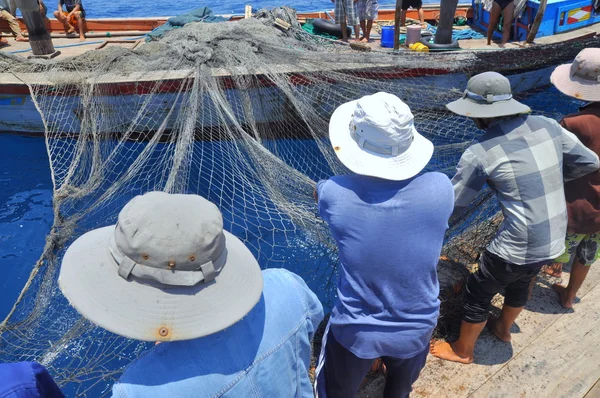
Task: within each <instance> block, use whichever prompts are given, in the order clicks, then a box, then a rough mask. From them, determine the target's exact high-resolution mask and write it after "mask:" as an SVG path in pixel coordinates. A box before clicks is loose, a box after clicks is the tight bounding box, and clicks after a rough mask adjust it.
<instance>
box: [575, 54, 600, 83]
mask: <svg viewBox="0 0 600 398" xmlns="http://www.w3.org/2000/svg"><path fill="white" fill-rule="evenodd" d="M571 76H576V77H578V78H580V79H584V80H590V81H592V82H598V83H600V48H586V49H584V50H581V52H580V53H579V54H577V57H575V60H574V61H573V63H572V64H571Z"/></svg>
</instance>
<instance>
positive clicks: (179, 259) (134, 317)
mask: <svg viewBox="0 0 600 398" xmlns="http://www.w3.org/2000/svg"><path fill="white" fill-rule="evenodd" d="M58 282H59V286H60V289H61V290H62V292H63V294H64V295H65V296H66V298H67V299H68V300H69V302H70V303H71V305H72V306H73V307H75V309H76V310H77V311H79V313H81V315H83V316H84V317H86V318H88V319H89V320H90V321H92V322H93V323H95V324H97V325H98V326H101V327H103V328H104V329H107V330H109V331H111V332H114V333H116V334H119V335H121V336H125V337H128V338H132V339H136V340H144V341H175V340H189V339H194V338H198V337H202V336H206V335H209V334H212V333H215V332H218V331H220V330H223V329H225V328H227V327H229V326H231V325H232V324H234V323H236V322H237V321H239V320H240V319H241V318H243V317H244V316H245V315H246V314H247V313H248V312H250V310H251V309H252V308H253V307H254V306H255V305H256V303H257V302H258V301H259V299H260V297H261V294H262V289H263V279H262V273H261V270H260V267H259V265H258V263H257V261H256V259H255V258H254V256H253V255H252V253H251V252H250V250H248V248H246V246H245V245H244V244H243V243H242V242H241V241H240V240H239V239H238V238H236V237H235V236H233V235H231V234H230V233H228V232H226V231H224V230H223V218H222V216H221V213H220V211H219V209H218V208H217V207H216V206H215V205H214V204H213V203H211V202H209V201H208V200H206V199H204V198H202V197H201V196H198V195H179V194H167V193H164V192H150V193H147V194H145V195H142V196H137V197H135V198H134V199H132V200H131V201H130V202H129V203H128V204H127V205H126V206H125V207H124V208H123V210H121V212H120V213H119V219H118V223H117V225H112V226H109V227H105V228H99V229H96V230H93V231H91V232H88V233H86V234H85V235H83V236H81V237H80V238H79V239H77V240H76V241H75V242H73V244H72V245H71V246H70V247H69V248H68V250H67V252H66V254H65V255H64V258H63V261H62V266H61V270H60V276H59V281H58Z"/></svg>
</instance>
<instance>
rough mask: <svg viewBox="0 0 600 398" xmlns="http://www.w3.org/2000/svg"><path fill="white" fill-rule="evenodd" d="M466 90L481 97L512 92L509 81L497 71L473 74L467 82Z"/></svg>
mask: <svg viewBox="0 0 600 398" xmlns="http://www.w3.org/2000/svg"><path fill="white" fill-rule="evenodd" d="M467 92H470V93H473V94H476V95H479V96H481V97H483V98H487V97H488V96H489V95H491V96H508V95H511V94H512V89H511V87H510V81H509V80H508V79H507V78H506V77H504V76H502V75H501V74H500V73H497V72H484V73H480V74H478V75H475V76H473V77H472V78H471V79H470V80H469V82H468V83H467Z"/></svg>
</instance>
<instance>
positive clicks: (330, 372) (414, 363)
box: [316, 328, 429, 398]
mask: <svg viewBox="0 0 600 398" xmlns="http://www.w3.org/2000/svg"><path fill="white" fill-rule="evenodd" d="M328 329H329V328H328ZM323 350H324V351H323V352H322V355H321V358H319V363H318V364H317V375H316V377H317V380H316V390H317V397H318V398H348V397H354V396H356V393H357V391H358V389H359V387H360V384H361V383H362V381H363V379H364V377H365V375H366V374H367V372H368V371H369V369H370V368H371V365H372V364H373V362H374V361H375V360H374V359H362V358H359V357H357V356H356V355H354V354H353V353H352V352H350V351H348V350H347V349H346V348H345V347H344V346H342V345H341V344H340V343H338V342H337V341H336V339H335V337H333V333H332V332H331V330H329V332H328V333H327V334H326V335H325V337H324V338H323ZM428 353H429V347H427V348H426V349H425V350H423V352H421V353H420V354H417V355H416V356H414V357H412V358H408V359H399V358H392V357H383V358H381V359H382V361H383V363H384V364H385V367H386V368H387V378H386V382H385V390H384V393H383V396H384V398H408V396H409V394H410V392H411V391H412V385H413V383H414V382H415V381H417V379H418V378H419V374H420V373H421V370H422V369H423V367H424V366H425V362H426V361H427V354H428Z"/></svg>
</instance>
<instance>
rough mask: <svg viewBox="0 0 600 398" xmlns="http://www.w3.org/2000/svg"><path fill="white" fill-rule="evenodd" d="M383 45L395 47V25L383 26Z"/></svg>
mask: <svg viewBox="0 0 600 398" xmlns="http://www.w3.org/2000/svg"><path fill="white" fill-rule="evenodd" d="M381 47H387V48H392V47H394V27H393V26H382V27H381Z"/></svg>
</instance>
